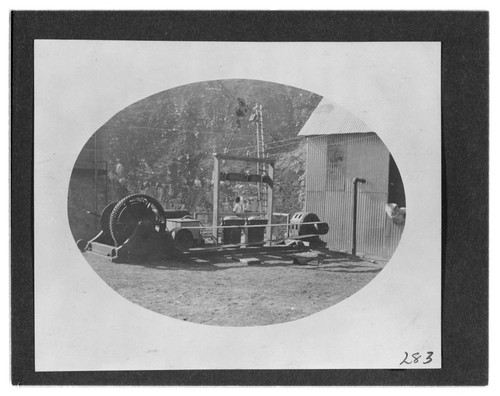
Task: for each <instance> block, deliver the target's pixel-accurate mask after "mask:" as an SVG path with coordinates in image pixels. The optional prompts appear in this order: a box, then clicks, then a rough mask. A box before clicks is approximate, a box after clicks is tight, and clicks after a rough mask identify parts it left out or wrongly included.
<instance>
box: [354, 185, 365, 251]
mask: <svg viewBox="0 0 500 396" xmlns="http://www.w3.org/2000/svg"><path fill="white" fill-rule="evenodd" d="M358 183H366V180H365V179H360V178H358V177H355V178H354V179H353V180H352V184H354V191H353V205H352V254H353V255H356V216H357V212H358Z"/></svg>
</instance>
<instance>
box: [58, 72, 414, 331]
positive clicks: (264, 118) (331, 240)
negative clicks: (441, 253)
mask: <svg viewBox="0 0 500 396" xmlns="http://www.w3.org/2000/svg"><path fill="white" fill-rule="evenodd" d="M337 101H338V102H341V98H326V97H322V96H320V95H317V94H315V93H312V92H309V91H305V90H302V89H300V88H296V87H291V86H287V85H282V84H276V83H272V82H266V81H257V80H246V79H241V80H239V79H230V80H215V81H204V82H198V83H192V84H189V85H183V86H180V87H176V88H172V89H169V90H166V91H162V92H160V93H157V94H155V95H152V96H149V97H147V98H145V99H142V100H140V101H138V102H136V103H133V104H131V105H130V106H128V107H126V108H125V109H123V110H122V111H120V112H119V113H117V114H116V115H115V116H113V117H112V118H111V119H110V120H109V121H108V122H106V123H105V124H104V125H103V126H102V127H101V128H99V129H98V130H97V131H95V132H94V131H90V133H92V132H94V133H93V135H92V136H91V137H90V139H89V140H88V141H87V143H86V144H85V146H84V147H83V148H82V150H81V152H80V154H79V156H78V158H76V161H75V164H74V168H73V171H72V175H71V179H70V184H69V191H68V219H69V224H70V227H71V232H72V234H73V238H74V240H75V243H76V244H77V246H78V248H79V249H80V251H81V252H82V254H83V256H84V258H85V259H86V261H87V262H88V263H89V265H90V266H91V267H92V269H93V270H94V271H95V272H96V273H97V274H98V275H99V276H100V277H101V278H102V279H103V280H104V282H106V284H108V285H109V286H110V287H111V288H112V289H113V290H114V291H116V292H117V293H118V294H120V295H121V296H122V297H124V298H126V299H127V300H129V301H131V302H132V303H134V304H137V305H139V306H141V307H144V308H146V309H148V310H151V311H153V312H157V313H160V314H163V315H166V316H168V317H171V318H174V319H178V320H182V321H187V322H192V323H198V324H206V325H214V326H263V325H272V324H278V323H284V322H289V321H293V320H298V319H301V318H304V317H307V316H309V315H312V314H315V313H317V312H320V311H322V310H325V309H327V308H330V307H332V306H334V305H335V304H337V303H339V302H341V301H343V300H345V299H347V298H348V297H350V296H351V295H353V294H355V293H356V292H357V291H359V290H360V289H362V288H363V287H364V286H366V285H367V284H368V283H369V282H371V281H372V280H373V279H374V278H375V277H376V276H377V275H378V274H379V273H380V272H381V271H383V269H384V267H385V265H386V264H387V262H388V261H389V260H390V258H391V256H392V255H393V253H394V252H395V250H396V249H397V246H398V243H399V241H400V239H401V236H402V233H403V230H404V227H405V221H406V198H405V191H404V186H403V182H402V177H401V174H400V172H399V169H398V167H397V163H396V161H395V159H394V158H393V157H392V155H391V153H390V152H389V150H388V149H387V147H386V145H385V144H384V142H383V141H382V140H381V139H380V138H379V136H378V134H377V131H374V130H372V129H371V128H370V126H369V125H366V124H365V123H364V122H363V121H362V120H361V119H359V118H358V117H357V116H356V109H345V108H343V107H342V106H341V105H339V104H338V103H337ZM90 133H89V134H90Z"/></svg>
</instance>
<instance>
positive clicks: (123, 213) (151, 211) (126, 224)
mask: <svg viewBox="0 0 500 396" xmlns="http://www.w3.org/2000/svg"><path fill="white" fill-rule="evenodd" d="M145 220H149V221H152V222H156V223H159V225H158V226H157V227H159V228H157V231H159V232H160V231H164V230H165V212H164V210H163V207H162V206H161V204H160V203H159V202H158V201H157V200H156V199H154V198H153V197H150V196H149V195H146V194H131V195H128V196H126V197H125V198H123V199H122V200H120V201H118V203H117V204H116V205H115V207H114V208H113V211H112V212H111V216H110V219H109V229H110V233H111V237H112V238H113V241H114V243H115V246H120V245H122V244H123V242H125V241H126V240H127V239H128V238H129V237H130V236H131V235H132V234H133V232H134V230H135V228H136V227H137V224H139V222H141V221H145Z"/></svg>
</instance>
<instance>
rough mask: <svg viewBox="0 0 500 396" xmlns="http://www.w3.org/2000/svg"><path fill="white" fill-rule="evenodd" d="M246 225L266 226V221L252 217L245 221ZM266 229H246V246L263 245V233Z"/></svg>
mask: <svg viewBox="0 0 500 396" xmlns="http://www.w3.org/2000/svg"><path fill="white" fill-rule="evenodd" d="M247 224H248V225H263V226H265V225H267V219H264V218H262V217H256V216H252V217H249V218H248V220H247ZM265 230H266V228H265V227H249V228H248V229H247V233H248V240H247V242H248V244H251V245H263V244H264V233H265Z"/></svg>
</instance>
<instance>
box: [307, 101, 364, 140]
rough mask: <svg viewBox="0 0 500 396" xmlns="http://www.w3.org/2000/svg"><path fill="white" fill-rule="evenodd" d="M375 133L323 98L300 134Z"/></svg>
mask: <svg viewBox="0 0 500 396" xmlns="http://www.w3.org/2000/svg"><path fill="white" fill-rule="evenodd" d="M368 132H374V131H373V130H371V129H370V128H369V127H368V126H367V125H366V124H365V123H364V122H363V121H361V120H360V119H359V118H358V117H356V116H355V115H353V114H352V113H351V112H349V111H348V110H346V109H344V108H343V107H342V106H340V105H338V104H336V103H334V102H331V101H329V100H328V99H325V98H323V99H322V100H321V102H319V104H318V106H317V107H316V109H314V111H313V112H312V113H311V116H310V117H309V119H308V120H307V121H306V123H305V124H304V126H303V127H302V129H301V130H300V132H299V136H311V135H333V134H344V133H368Z"/></svg>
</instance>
